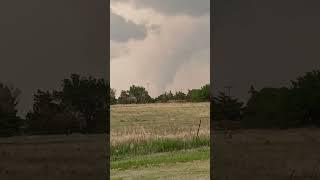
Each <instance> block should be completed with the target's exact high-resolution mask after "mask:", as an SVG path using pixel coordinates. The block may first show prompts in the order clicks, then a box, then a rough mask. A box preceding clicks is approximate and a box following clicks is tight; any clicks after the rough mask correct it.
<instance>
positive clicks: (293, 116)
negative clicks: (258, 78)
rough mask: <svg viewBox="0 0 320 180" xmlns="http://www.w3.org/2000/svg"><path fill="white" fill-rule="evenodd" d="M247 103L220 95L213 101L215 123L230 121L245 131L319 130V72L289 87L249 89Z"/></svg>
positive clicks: (293, 82)
mask: <svg viewBox="0 0 320 180" xmlns="http://www.w3.org/2000/svg"><path fill="white" fill-rule="evenodd" d="M248 93H249V94H250V98H249V100H248V101H247V103H246V104H245V103H243V102H240V101H239V100H238V99H237V98H234V97H230V96H227V95H226V94H225V93H223V92H219V93H218V94H217V96H215V97H213V98H212V106H213V107H212V111H211V115H212V117H213V121H218V122H219V121H221V120H231V121H238V122H240V124H241V126H243V127H246V128H298V127H306V126H317V127H320V71H319V70H314V71H311V72H307V73H305V74H303V75H301V76H299V77H297V78H296V79H295V80H292V81H291V83H290V85H289V86H288V87H280V88H272V87H265V88H262V89H261V90H256V89H255V88H254V86H251V87H250V88H249V91H248Z"/></svg>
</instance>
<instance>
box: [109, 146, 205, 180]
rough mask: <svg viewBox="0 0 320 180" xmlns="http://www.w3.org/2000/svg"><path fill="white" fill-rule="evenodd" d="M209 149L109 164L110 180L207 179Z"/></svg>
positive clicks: (176, 152) (159, 154)
mask: <svg viewBox="0 0 320 180" xmlns="http://www.w3.org/2000/svg"><path fill="white" fill-rule="evenodd" d="M208 159H209V148H198V149H192V150H187V151H175V152H167V153H156V154H152V155H143V156H136V157H134V158H132V159H126V160H121V161H114V162H111V168H112V169H111V172H112V173H111V179H113V180H122V179H168V178H169V179H184V180H185V179H209V173H208V172H209V160H208Z"/></svg>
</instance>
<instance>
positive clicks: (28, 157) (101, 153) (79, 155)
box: [0, 134, 107, 180]
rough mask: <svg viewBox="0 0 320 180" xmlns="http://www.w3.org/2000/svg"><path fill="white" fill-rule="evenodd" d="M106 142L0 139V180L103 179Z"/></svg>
mask: <svg viewBox="0 0 320 180" xmlns="http://www.w3.org/2000/svg"><path fill="white" fill-rule="evenodd" d="M106 138H107V137H106V135H80V134H73V135H70V136H66V135H53V136H29V137H12V138H1V139H0V159H1V160H0V177H1V178H0V179H1V180H20V179H34V180H38V179H39V180H43V179H46V180H51V179H52V180H53V179H60V180H72V179H76V180H91V179H103V178H104V177H105V174H104V173H105V172H106V170H105V168H106V152H105V149H106V143H104V142H105V139H106Z"/></svg>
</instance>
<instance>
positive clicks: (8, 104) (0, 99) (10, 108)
mask: <svg viewBox="0 0 320 180" xmlns="http://www.w3.org/2000/svg"><path fill="white" fill-rule="evenodd" d="M19 95H20V90H19V89H17V88H14V87H9V86H7V85H4V84H2V83H0V136H12V135H16V134H18V133H20V129H21V127H22V125H23V124H22V123H23V121H22V119H21V118H19V117H18V116H17V109H16V106H17V104H18V97H19Z"/></svg>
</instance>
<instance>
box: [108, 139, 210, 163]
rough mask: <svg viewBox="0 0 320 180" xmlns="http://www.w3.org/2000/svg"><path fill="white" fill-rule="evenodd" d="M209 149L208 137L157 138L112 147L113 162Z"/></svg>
mask: <svg viewBox="0 0 320 180" xmlns="http://www.w3.org/2000/svg"><path fill="white" fill-rule="evenodd" d="M205 146H206V147H209V146H210V138H209V137H208V136H199V137H192V138H188V139H181V138H157V139H148V140H144V141H139V142H134V141H132V142H127V143H122V144H116V145H113V146H111V160H112V161H115V160H121V159H125V158H129V157H133V156H137V155H148V154H152V153H160V152H171V151H177V150H186V149H192V148H198V147H205Z"/></svg>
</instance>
